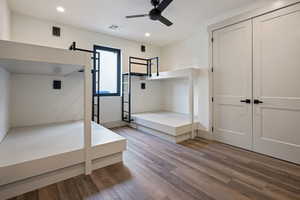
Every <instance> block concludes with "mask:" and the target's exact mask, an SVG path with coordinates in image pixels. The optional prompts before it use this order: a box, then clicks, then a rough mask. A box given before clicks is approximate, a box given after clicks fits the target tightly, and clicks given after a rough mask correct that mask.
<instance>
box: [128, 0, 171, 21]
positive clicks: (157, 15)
mask: <svg viewBox="0 0 300 200" xmlns="http://www.w3.org/2000/svg"><path fill="white" fill-rule="evenodd" d="M172 1H173V0H162V1H160V0H151V3H152V5H153V6H154V8H153V9H152V10H151V11H150V12H149V14H144V15H131V16H126V18H127V19H130V18H138V17H149V18H150V19H151V20H154V21H157V20H158V21H160V22H161V23H163V24H165V25H166V26H172V25H173V23H172V22H171V21H169V20H168V19H167V18H165V17H164V16H162V15H161V14H162V12H163V11H164V10H165V9H166V8H167V7H168V6H169V5H170V3H171V2H172Z"/></svg>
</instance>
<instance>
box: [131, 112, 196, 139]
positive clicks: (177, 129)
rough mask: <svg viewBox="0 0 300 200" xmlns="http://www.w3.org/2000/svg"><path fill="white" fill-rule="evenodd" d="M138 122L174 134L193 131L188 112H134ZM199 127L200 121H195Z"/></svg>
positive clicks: (134, 117)
mask: <svg viewBox="0 0 300 200" xmlns="http://www.w3.org/2000/svg"><path fill="white" fill-rule="evenodd" d="M132 118H133V119H134V122H135V123H136V124H139V125H142V126H145V127H148V128H152V129H155V130H158V131H161V132H165V133H167V134H170V135H173V136H179V135H182V134H185V133H187V132H190V131H191V126H192V123H191V119H190V116H189V115H188V114H181V113H174V112H166V111H159V112H148V113H137V114H133V115H132ZM194 123H195V124H196V125H195V127H197V124H198V122H197V121H196V122H194Z"/></svg>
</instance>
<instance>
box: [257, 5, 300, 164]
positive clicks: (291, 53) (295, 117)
mask: <svg viewBox="0 0 300 200" xmlns="http://www.w3.org/2000/svg"><path fill="white" fill-rule="evenodd" d="M253 23H254V24H253V25H254V35H253V36H254V69H253V70H254V74H253V75H254V87H253V92H254V93H253V95H254V98H255V99H259V100H260V101H262V102H263V103H260V104H254V107H253V116H254V121H253V123H254V124H253V129H254V130H253V133H254V143H253V145H254V150H255V151H257V152H260V153H263V154H268V155H271V156H274V157H277V158H280V159H284V160H288V161H292V162H296V163H300V6H299V5H296V6H293V7H289V8H285V9H282V10H279V11H276V12H274V13H270V14H267V15H264V16H261V17H258V18H256V19H255V20H254V22H253Z"/></svg>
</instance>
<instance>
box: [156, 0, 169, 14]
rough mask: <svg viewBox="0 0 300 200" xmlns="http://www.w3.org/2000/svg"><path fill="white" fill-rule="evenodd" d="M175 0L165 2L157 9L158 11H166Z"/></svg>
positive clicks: (164, 0)
mask: <svg viewBox="0 0 300 200" xmlns="http://www.w3.org/2000/svg"><path fill="white" fill-rule="evenodd" d="M172 1H173V0H163V1H162V2H161V3H160V4H159V5H158V7H157V9H158V10H160V12H162V11H164V10H165V9H166V8H167V7H168V6H169V5H170V3H172Z"/></svg>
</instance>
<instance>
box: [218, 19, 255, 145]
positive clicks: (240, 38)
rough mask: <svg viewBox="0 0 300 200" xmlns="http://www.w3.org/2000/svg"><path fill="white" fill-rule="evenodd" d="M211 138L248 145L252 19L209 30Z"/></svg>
mask: <svg viewBox="0 0 300 200" xmlns="http://www.w3.org/2000/svg"><path fill="white" fill-rule="evenodd" d="M213 37H214V43H213V68H214V73H213V80H214V81H213V85H214V87H213V93H214V138H215V139H216V140H218V141H220V142H224V143H227V144H231V145H234V146H238V147H242V148H245V149H251V148H252V105H251V104H247V103H244V102H241V100H245V99H251V97H252V75H251V74H252V23H251V21H247V22H243V23H239V24H236V25H233V26H230V27H226V28H224V29H221V30H217V31H214V33H213Z"/></svg>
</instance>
